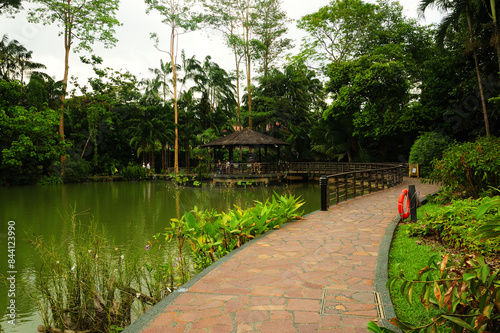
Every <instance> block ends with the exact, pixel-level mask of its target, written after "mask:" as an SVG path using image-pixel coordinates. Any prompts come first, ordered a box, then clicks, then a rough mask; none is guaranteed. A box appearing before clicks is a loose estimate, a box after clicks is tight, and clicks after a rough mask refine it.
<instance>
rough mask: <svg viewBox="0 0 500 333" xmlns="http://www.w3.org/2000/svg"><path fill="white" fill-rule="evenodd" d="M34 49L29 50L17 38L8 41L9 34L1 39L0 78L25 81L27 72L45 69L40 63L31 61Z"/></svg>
mask: <svg viewBox="0 0 500 333" xmlns="http://www.w3.org/2000/svg"><path fill="white" fill-rule="evenodd" d="M32 55H33V51H28V50H27V49H26V48H25V47H24V46H23V45H21V44H20V43H19V42H18V41H17V40H11V41H9V42H8V38H7V35H3V37H2V39H1V40H0V79H2V80H7V81H14V80H19V81H20V82H21V83H23V81H24V78H25V76H26V74H29V73H30V72H33V71H36V70H37V69H45V68H46V67H45V66H44V65H42V64H40V63H36V62H33V61H31V57H32Z"/></svg>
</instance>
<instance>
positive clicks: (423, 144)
mask: <svg viewBox="0 0 500 333" xmlns="http://www.w3.org/2000/svg"><path fill="white" fill-rule="evenodd" d="M448 145H449V140H448V139H447V138H446V137H445V136H443V135H442V134H440V133H437V132H427V133H424V134H422V135H420V136H419V137H418V138H417V140H416V141H415V143H414V144H413V146H412V147H411V150H410V159H409V162H410V163H411V164H419V166H420V174H421V175H422V176H424V177H425V176H427V175H429V174H430V173H431V171H432V166H431V162H432V161H433V160H435V159H439V158H441V156H442V155H443V151H444V150H445V149H446V147H447V146H448Z"/></svg>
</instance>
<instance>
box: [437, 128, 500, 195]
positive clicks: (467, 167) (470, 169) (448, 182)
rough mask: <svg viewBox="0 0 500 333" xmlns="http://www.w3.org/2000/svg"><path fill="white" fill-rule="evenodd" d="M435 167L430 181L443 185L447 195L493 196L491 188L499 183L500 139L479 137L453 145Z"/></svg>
mask: <svg viewBox="0 0 500 333" xmlns="http://www.w3.org/2000/svg"><path fill="white" fill-rule="evenodd" d="M432 166H433V170H432V172H431V173H430V175H429V179H430V181H431V182H433V183H440V184H441V185H443V186H444V187H445V188H446V189H445V192H444V193H446V194H447V195H459V196H463V197H466V198H467V197H472V198H479V197H481V196H485V195H490V194H491V192H492V189H491V187H498V186H499V185H500V184H499V181H500V179H499V175H500V139H498V138H495V137H490V138H478V139H477V140H476V141H475V142H467V143H461V144H454V145H452V146H450V147H449V148H448V149H446V150H445V152H444V154H443V157H442V159H440V160H435V161H434V163H433V165H432Z"/></svg>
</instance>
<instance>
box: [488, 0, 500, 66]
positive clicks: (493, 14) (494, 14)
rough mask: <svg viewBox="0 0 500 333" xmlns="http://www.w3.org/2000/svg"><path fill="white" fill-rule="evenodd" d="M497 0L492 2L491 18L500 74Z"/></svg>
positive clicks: (491, 0)
mask: <svg viewBox="0 0 500 333" xmlns="http://www.w3.org/2000/svg"><path fill="white" fill-rule="evenodd" d="M495 1H496V0H490V5H491V18H492V20H493V46H494V47H495V50H496V51H497V62H498V71H499V73H500V35H499V34H498V25H497V9H496V4H495Z"/></svg>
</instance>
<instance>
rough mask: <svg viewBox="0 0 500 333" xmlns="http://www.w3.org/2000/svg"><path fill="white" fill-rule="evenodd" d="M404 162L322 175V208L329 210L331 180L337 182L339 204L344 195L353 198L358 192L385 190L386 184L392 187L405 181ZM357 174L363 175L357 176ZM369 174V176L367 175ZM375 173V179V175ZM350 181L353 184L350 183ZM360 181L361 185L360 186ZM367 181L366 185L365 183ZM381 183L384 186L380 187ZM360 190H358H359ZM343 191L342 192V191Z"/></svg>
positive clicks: (336, 189) (345, 198)
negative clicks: (341, 181)
mask: <svg viewBox="0 0 500 333" xmlns="http://www.w3.org/2000/svg"><path fill="white" fill-rule="evenodd" d="M402 169H403V164H399V165H397V166H394V165H393V166H387V167H385V168H378V169H365V170H354V171H347V172H340V173H336V174H332V175H327V176H322V177H321V178H320V181H319V183H320V186H321V210H323V211H325V210H328V207H329V206H330V201H331V198H330V186H329V180H330V179H334V180H335V182H334V184H335V193H336V200H335V202H336V203H337V204H338V203H339V201H340V200H339V199H340V198H341V197H342V198H343V199H344V200H348V199H349V195H350V194H351V195H352V197H353V198H355V197H356V195H357V194H360V195H361V196H362V195H364V194H365V193H366V191H368V193H371V192H372V190H374V191H380V190H384V189H385V187H386V185H387V188H390V187H392V186H394V185H397V184H400V183H402V182H403V171H402ZM357 175H361V176H360V177H358V178H356V176H357ZM365 175H367V177H365ZM374 175H375V179H373V176H374ZM341 178H342V179H343V183H342V188H341V186H340V185H339V180H340V179H341ZM372 181H374V182H375V184H374V185H375V187H373V184H372ZM350 182H351V183H352V185H350ZM358 182H359V183H360V185H359V186H358ZM366 182H367V184H366V186H365V183H366ZM380 185H382V188H381V189H380ZM358 188H359V190H360V192H357V190H358ZM341 192H342V193H341Z"/></svg>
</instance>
